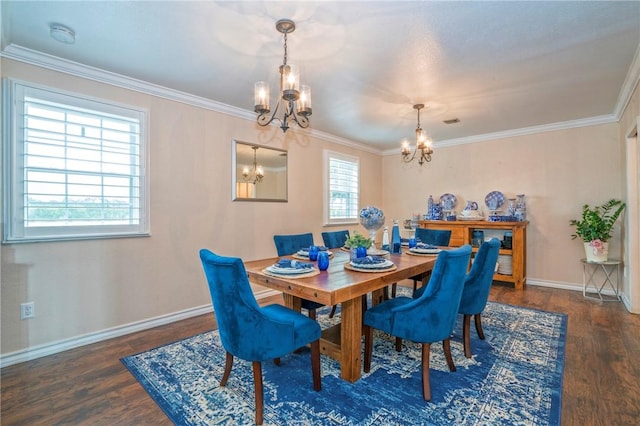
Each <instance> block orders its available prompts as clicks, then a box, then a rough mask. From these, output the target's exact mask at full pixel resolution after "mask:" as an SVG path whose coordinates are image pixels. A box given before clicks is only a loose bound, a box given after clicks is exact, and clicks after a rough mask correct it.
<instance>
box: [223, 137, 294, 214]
mask: <svg viewBox="0 0 640 426" xmlns="http://www.w3.org/2000/svg"><path fill="white" fill-rule="evenodd" d="M231 152H232V156H233V158H232V165H233V169H232V179H231V182H232V187H231V193H232V200H233V201H272V202H286V201H287V151H286V150H284V149H278V148H271V147H268V146H264V145H257V144H252V143H248V142H241V141H237V140H234V141H233V148H232V150H231Z"/></svg>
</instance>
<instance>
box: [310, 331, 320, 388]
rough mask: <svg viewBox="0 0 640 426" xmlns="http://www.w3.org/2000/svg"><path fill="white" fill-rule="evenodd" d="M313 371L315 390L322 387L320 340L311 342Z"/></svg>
mask: <svg viewBox="0 0 640 426" xmlns="http://www.w3.org/2000/svg"><path fill="white" fill-rule="evenodd" d="M311 372H312V374H313V390H314V391H319V390H320V389H322V382H321V378H320V340H316V341H313V342H311Z"/></svg>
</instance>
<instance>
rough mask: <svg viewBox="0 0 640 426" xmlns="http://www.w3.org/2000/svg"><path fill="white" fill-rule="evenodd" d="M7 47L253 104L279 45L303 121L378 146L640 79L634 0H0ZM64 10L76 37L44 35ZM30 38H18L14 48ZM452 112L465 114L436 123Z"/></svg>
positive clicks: (509, 118) (579, 116)
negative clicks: (288, 29) (290, 29)
mask: <svg viewBox="0 0 640 426" xmlns="http://www.w3.org/2000/svg"><path fill="white" fill-rule="evenodd" d="M1 7H2V9H1V14H2V15H1V24H2V28H1V33H2V45H1V47H2V49H3V55H4V56H6V57H14V58H15V56H16V54H15V53H12V54H11V55H10V54H9V53H8V52H11V49H15V48H16V47H19V48H25V49H31V50H33V51H36V52H41V53H45V54H48V55H53V56H54V57H57V58H63V59H66V60H69V61H74V62H77V63H80V64H84V65H88V66H91V67H95V68H98V69H101V70H106V71H110V72H113V73H117V74H121V75H124V76H128V77H132V78H135V79H139V80H142V81H145V82H150V83H153V84H155V85H159V86H162V87H166V88H170V89H174V90H177V91H180V92H184V93H187V94H190V95H195V96H198V97H202V98H205V99H208V100H214V101H217V102H220V103H223V104H227V105H230V106H233V107H237V108H240V109H242V110H246V111H251V112H252V111H253V85H254V83H255V82H256V81H258V80H268V81H270V82H271V91H272V101H271V102H272V105H273V102H274V101H273V97H274V96H275V92H276V89H277V86H276V85H277V76H278V66H279V65H280V64H281V63H282V59H283V44H282V43H283V39H282V35H281V34H280V33H278V32H277V31H276V30H275V22H276V21H277V20H278V19H280V18H290V19H293V20H294V21H295V22H296V27H297V28H296V30H295V32H294V33H293V34H290V35H289V38H288V60H289V63H294V64H297V65H299V66H300V67H301V70H302V82H303V83H304V84H308V85H310V86H311V88H312V100H313V115H312V116H311V117H310V119H311V128H313V131H315V132H324V133H327V134H330V135H333V136H337V137H339V138H344V139H347V140H349V141H355V142H359V143H363V144H366V145H368V146H370V147H371V148H372V149H376V150H381V151H384V150H390V149H394V150H395V149H399V143H400V140H401V139H402V138H403V137H409V138H413V134H414V133H413V132H414V129H415V127H416V122H417V115H416V111H415V110H414V109H413V104H416V103H424V104H425V105H426V108H425V109H423V110H422V112H421V115H420V121H421V124H422V127H423V128H424V129H425V130H426V131H427V132H428V134H429V135H430V136H431V137H432V138H433V140H434V141H435V147H436V149H437V148H438V145H439V144H443V145H444V144H446V143H447V142H450V143H451V142H452V141H457V140H464V139H465V138H473V137H478V136H482V135H494V136H495V135H497V134H505V132H507V133H509V132H514V131H523V129H528V128H531V127H535V126H552V125H556V126H557V125H558V123H565V122H576V121H577V122H590V121H591V122H593V121H597V120H607V119H608V120H609V121H612V120H613V119H615V118H616V115H617V114H619V113H620V111H621V109H622V108H623V107H624V103H625V101H626V100H627V98H628V96H629V94H630V93H631V90H633V87H634V85H635V83H636V82H637V79H638V75H637V74H638V69H639V68H640V65H638V62H640V59H639V58H638V57H637V51H638V47H639V45H640V2H638V1H631V2H618V1H601V2H600V1H595V2H583V1H580V2H565V1H548V2H537V1H523V2H516V1H511V2H504V1H499V2H493V1H482V2H453V1H452V2H435V1H433V2H432V1H392V2H383V1H349V2H346V1H341V2H338V1H320V2H312V1H297V2H295V1H288V2H282V1H217V2H214V1H193V2H192V1H160V2H152V1H105V2H102V1H70V2H63V1H44V2H38V1H7V0H3V1H2V5H1ZM52 23H60V24H64V25H66V26H68V27H70V28H71V29H72V30H73V31H75V33H76V41H75V43H74V44H63V43H60V42H57V41H55V40H54V39H52V38H51V37H50V36H49V25H50V24H52ZM22 51H24V49H23V50H22ZM452 118H458V119H459V120H460V122H459V123H456V124H449V125H447V124H444V123H443V121H444V120H447V119H452Z"/></svg>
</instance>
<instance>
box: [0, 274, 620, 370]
mask: <svg viewBox="0 0 640 426" xmlns="http://www.w3.org/2000/svg"><path fill="white" fill-rule="evenodd" d="M527 285H536V286H541V287H552V288H559V289H563V290H574V291H582V284H572V283H561V282H553V281H542V280H535V279H527ZM278 294H280V292H278V291H275V290H270V289H264V290H260V291H256V293H255V296H256V299H258V300H260V299H263V298H265V297H270V296H273V295H278ZM622 299H623V303H625V305H626V306H627V309H628V306H629V304H628V300H627V301H625V297H624V295H622ZM210 312H213V308H212V306H211V304H208V305H203V306H198V307H195V308H190V309H185V310H184V311H179V312H174V313H171V314H167V315H161V316H158V317H155V318H149V319H146V320H142V321H137V322H133V323H130V324H125V325H121V326H118V327H113V328H109V329H106V330H101V331H98V332H95V333H89V334H85V335H82V336H77V337H72V338H69V339H64V340H59V341H57V342H53V343H47V344H44V345H38V346H32V347H29V348H26V349H22V350H19V351H15V352H10V353H7V354H3V355H0V368H4V367H8V366H10V365H13V364H18V363H21V362H26V361H31V360H34V359H37V358H41V357H44V356H47V355H53V354H56V353H59V352H63V351H67V350H69V349H74V348H78V347H80V346H85V345H90V344H92V343H97V342H101V341H103V340H107V339H112V338H114V337H119V336H124V335H126V334H131V333H135V332H138V331H143V330H148V329H150V328H154V327H158V326H161V325H165V324H170V323H172V322H176V321H180V320H184V319H187V318H191V317H195V316H198V315H203V314H207V313H210Z"/></svg>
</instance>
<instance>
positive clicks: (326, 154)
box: [322, 149, 361, 226]
mask: <svg viewBox="0 0 640 426" xmlns="http://www.w3.org/2000/svg"><path fill="white" fill-rule="evenodd" d="M322 154H323V155H322V181H323V191H322V194H323V197H322V210H323V215H322V216H323V218H322V220H323V224H324V226H333V225H354V224H355V225H357V224H358V223H360V222H359V219H358V216H357V212H356V217H355V218H353V219H340V220H338V219H331V218H330V217H329V210H330V196H329V195H330V194H329V189H330V188H329V159H330V158H331V157H333V158H340V159H343V160H345V161H351V162H354V163H357V164H358V198H360V196H361V191H360V180H361V179H360V158H358V157H355V156H352V155H347V154H342V153H340V152H336V151H330V150H327V149H325V150H323V152H322Z"/></svg>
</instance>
